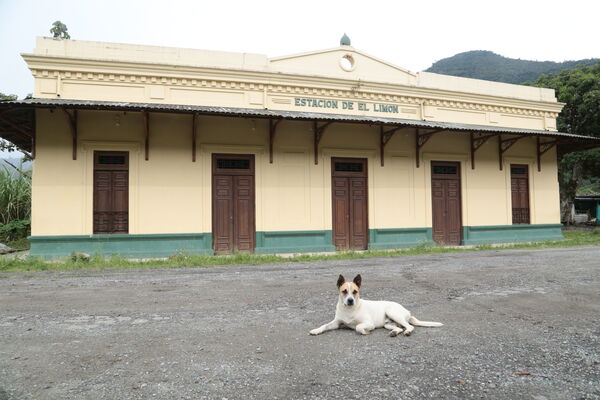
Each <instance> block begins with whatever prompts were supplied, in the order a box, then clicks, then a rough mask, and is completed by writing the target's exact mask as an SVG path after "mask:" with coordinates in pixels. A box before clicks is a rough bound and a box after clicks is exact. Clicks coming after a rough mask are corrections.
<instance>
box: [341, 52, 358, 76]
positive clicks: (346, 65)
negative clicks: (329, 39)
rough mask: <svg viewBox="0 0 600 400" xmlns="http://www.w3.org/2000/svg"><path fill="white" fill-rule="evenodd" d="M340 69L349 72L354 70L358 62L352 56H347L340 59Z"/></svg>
mask: <svg viewBox="0 0 600 400" xmlns="http://www.w3.org/2000/svg"><path fill="white" fill-rule="evenodd" d="M340 67H341V68H342V69H343V70H344V71H347V72H350V71H352V70H354V67H356V61H354V57H352V56H351V55H350V54H345V55H343V56H342V58H340Z"/></svg>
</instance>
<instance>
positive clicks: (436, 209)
mask: <svg viewBox="0 0 600 400" xmlns="http://www.w3.org/2000/svg"><path fill="white" fill-rule="evenodd" d="M431 198H432V216H433V227H432V234H433V240H434V241H435V242H437V243H440V244H446V245H460V243H461V239H462V215H461V200H460V163H458V162H445V161H432V162H431Z"/></svg>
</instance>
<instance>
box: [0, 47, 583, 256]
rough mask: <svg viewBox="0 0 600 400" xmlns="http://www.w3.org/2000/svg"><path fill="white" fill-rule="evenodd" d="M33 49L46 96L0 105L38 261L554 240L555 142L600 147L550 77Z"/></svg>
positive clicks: (336, 61)
mask: <svg viewBox="0 0 600 400" xmlns="http://www.w3.org/2000/svg"><path fill="white" fill-rule="evenodd" d="M22 56H23V58H24V60H25V61H26V62H27V65H28V67H29V68H30V70H31V72H32V74H33V76H34V78H35V91H34V96H33V99H29V100H23V101H17V102H12V103H11V104H8V103H6V104H2V105H0V107H1V110H3V114H2V116H3V120H2V121H4V125H2V121H0V131H1V132H3V137H8V138H10V139H12V140H13V141H14V142H15V143H17V144H19V145H20V147H22V148H23V149H25V150H27V151H31V152H32V156H34V157H35V161H34V167H33V189H32V190H33V193H32V196H33V204H32V234H31V237H30V241H31V254H32V255H39V256H43V257H57V256H65V255H68V254H69V253H71V252H73V251H83V252H88V253H92V254H93V253H99V254H122V255H125V256H131V257H158V256H169V255H171V254H175V253H194V254H195V253H205V254H215V253H232V252H238V251H242V252H256V253H297V252H320V251H335V250H348V249H355V250H363V249H391V248H400V247H406V246H416V245H419V244H421V243H426V242H437V243H439V244H445V245H468V244H486V243H500V242H517V241H536V240H545V239H559V238H561V237H562V234H561V225H560V213H559V188H558V180H557V151H559V150H560V149H561V146H563V148H564V149H567V150H571V149H574V148H576V147H577V144H578V143H579V144H580V145H581V146H583V147H584V146H588V145H589V143H588V142H586V140H588V139H586V138H582V137H576V136H573V135H568V134H565V133H560V132H557V131H556V117H557V115H558V113H559V112H560V110H561V108H562V106H563V104H561V103H558V102H557V101H556V98H555V96H554V91H553V90H551V89H542V88H534V87H526V86H519V85H510V84H503V83H496V82H488V81H481V80H473V79H466V78H458V77H451V76H443V75H438V74H432V73H426V72H420V73H412V72H410V71H407V70H405V69H402V68H399V67H397V66H394V65H392V64H390V63H387V62H385V61H382V60H379V59H377V58H374V57H372V56H369V55H367V54H365V53H363V52H361V51H359V50H356V49H354V48H353V47H351V46H350V45H349V44H348V43H345V44H343V45H340V46H339V47H336V48H333V49H328V50H323V51H315V52H309V53H304V54H297V55H292V56H286V57H278V58H267V57H266V56H262V55H257V54H247V53H243V54H238V53H225V52H216V51H203V50H192V49H175V48H163V47H153V46H135V45H125V44H115V43H99V42H85V41H73V40H55V39H50V38H38V40H37V44H36V48H35V50H34V52H33V53H31V54H23V55H22ZM9 123H10V124H9ZM11 127H12V128H11ZM15 127H17V128H20V129H18V130H17V129H16V128H15ZM11 135H12V136H11Z"/></svg>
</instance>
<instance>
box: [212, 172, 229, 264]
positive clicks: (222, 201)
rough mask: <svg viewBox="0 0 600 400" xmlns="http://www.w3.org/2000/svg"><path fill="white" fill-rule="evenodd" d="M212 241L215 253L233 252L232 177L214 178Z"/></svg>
mask: <svg viewBox="0 0 600 400" xmlns="http://www.w3.org/2000/svg"><path fill="white" fill-rule="evenodd" d="M213 185H214V195H213V196H214V199H213V207H214V209H213V241H214V249H215V251H216V252H219V253H221V252H232V251H233V176H215V177H214V184H213Z"/></svg>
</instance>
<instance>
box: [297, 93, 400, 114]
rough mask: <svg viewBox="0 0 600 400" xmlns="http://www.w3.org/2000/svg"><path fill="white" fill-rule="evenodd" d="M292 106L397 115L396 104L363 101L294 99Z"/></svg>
mask: <svg viewBox="0 0 600 400" xmlns="http://www.w3.org/2000/svg"><path fill="white" fill-rule="evenodd" d="M294 106H296V107H314V108H333V109H336V108H337V109H340V110H349V111H373V112H381V113H395V114H398V112H399V111H398V106H397V105H396V104H384V103H371V102H364V101H339V100H328V99H315V98H311V97H295V98H294Z"/></svg>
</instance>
